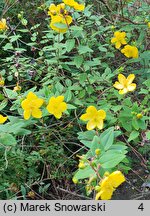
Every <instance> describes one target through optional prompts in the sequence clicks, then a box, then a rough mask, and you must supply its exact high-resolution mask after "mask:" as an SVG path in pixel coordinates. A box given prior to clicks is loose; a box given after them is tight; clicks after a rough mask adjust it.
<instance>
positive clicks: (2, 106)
mask: <svg viewBox="0 0 150 216" xmlns="http://www.w3.org/2000/svg"><path fill="white" fill-rule="evenodd" d="M7 104H8V100H7V99H4V100H3V101H2V102H1V103H0V111H1V110H3V109H4V108H5V107H6V106H7Z"/></svg>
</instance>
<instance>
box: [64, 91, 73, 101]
mask: <svg viewBox="0 0 150 216" xmlns="http://www.w3.org/2000/svg"><path fill="white" fill-rule="evenodd" d="M71 98H72V92H71V91H70V90H69V89H68V90H67V91H66V93H65V101H66V102H68V101H70V100H71Z"/></svg>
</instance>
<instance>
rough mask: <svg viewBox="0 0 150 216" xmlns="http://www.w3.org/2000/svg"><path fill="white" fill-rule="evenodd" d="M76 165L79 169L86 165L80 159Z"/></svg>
mask: <svg viewBox="0 0 150 216" xmlns="http://www.w3.org/2000/svg"><path fill="white" fill-rule="evenodd" d="M78 167H79V169H84V168H85V167H86V165H85V163H84V162H83V161H80V163H79V165H78Z"/></svg>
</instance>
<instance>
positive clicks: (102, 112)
mask: <svg viewBox="0 0 150 216" xmlns="http://www.w3.org/2000/svg"><path fill="white" fill-rule="evenodd" d="M98 116H99V117H100V118H101V119H105V118H106V112H105V111H104V110H98Z"/></svg>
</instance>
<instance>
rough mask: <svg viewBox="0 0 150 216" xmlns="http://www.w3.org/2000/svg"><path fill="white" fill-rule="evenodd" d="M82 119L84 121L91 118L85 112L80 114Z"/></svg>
mask: <svg viewBox="0 0 150 216" xmlns="http://www.w3.org/2000/svg"><path fill="white" fill-rule="evenodd" d="M80 120H82V121H88V120H90V119H89V116H88V114H87V113H85V114H82V115H81V116H80Z"/></svg>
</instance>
